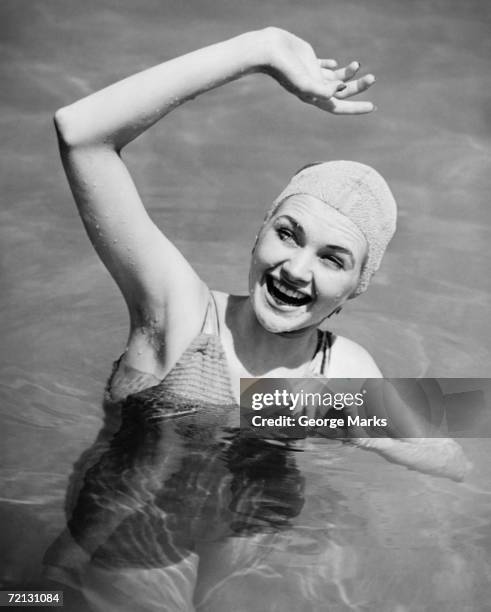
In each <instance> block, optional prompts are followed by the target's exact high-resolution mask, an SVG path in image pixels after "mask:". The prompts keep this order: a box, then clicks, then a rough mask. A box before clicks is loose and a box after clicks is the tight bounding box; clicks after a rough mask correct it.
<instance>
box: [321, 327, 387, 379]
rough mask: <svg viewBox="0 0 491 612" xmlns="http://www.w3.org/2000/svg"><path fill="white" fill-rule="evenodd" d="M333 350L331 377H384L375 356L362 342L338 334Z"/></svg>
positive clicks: (330, 365)
mask: <svg viewBox="0 0 491 612" xmlns="http://www.w3.org/2000/svg"><path fill="white" fill-rule="evenodd" d="M331 350H332V354H331V363H330V364H329V377H330V378H382V377H383V374H382V372H381V371H380V369H379V368H378V366H377V364H376V363H375V361H374V359H373V357H372V356H371V355H370V353H369V352H368V351H367V350H366V349H365V348H363V347H362V346H361V345H360V344H358V343H356V342H353V341H352V340H349V339H348V338H345V337H344V336H336V337H335V339H334V342H333V345H332V349H331Z"/></svg>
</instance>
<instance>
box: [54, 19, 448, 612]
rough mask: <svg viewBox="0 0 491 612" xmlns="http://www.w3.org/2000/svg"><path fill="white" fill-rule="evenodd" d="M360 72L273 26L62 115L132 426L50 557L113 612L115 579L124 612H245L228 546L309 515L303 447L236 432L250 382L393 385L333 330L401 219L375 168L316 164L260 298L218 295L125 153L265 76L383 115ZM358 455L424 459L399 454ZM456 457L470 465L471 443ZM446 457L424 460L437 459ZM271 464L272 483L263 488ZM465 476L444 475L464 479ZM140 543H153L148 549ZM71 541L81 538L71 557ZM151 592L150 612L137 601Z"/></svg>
mask: <svg viewBox="0 0 491 612" xmlns="http://www.w3.org/2000/svg"><path fill="white" fill-rule="evenodd" d="M358 69H359V65H358V63H357V62H353V63H351V64H349V65H348V66H346V67H345V68H339V69H338V68H337V65H336V62H335V61H334V60H324V59H318V58H317V56H316V54H315V53H314V51H313V49H312V47H311V46H310V45H309V44H308V43H306V42H305V41H303V40H301V39H299V38H297V37H296V36H294V35H292V34H290V33H288V32H285V31H283V30H279V29H277V28H267V29H265V30H261V31H256V32H249V33H247V34H243V35H241V36H238V37H236V38H232V39H230V40H227V41H225V42H222V43H219V44H216V45H213V46H210V47H207V48H204V49H201V50H199V51H196V52H194V53H190V54H188V55H185V56H183V57H179V58H177V59H174V60H172V61H169V62H166V63H163V64H160V65H158V66H155V67H153V68H150V69H148V70H146V71H144V72H141V73H139V74H136V75H134V76H132V77H129V78H128V79H126V80H124V81H121V82H119V83H116V84H114V85H112V86H110V87H108V88H106V89H104V90H102V91H99V92H97V93H95V94H93V95H91V96H89V97H87V98H84V99H82V100H80V101H78V102H76V103H75V104H72V105H71V106H68V107H65V108H63V109H61V110H59V111H58V112H57V113H56V116H55V123H56V128H57V131H58V136H59V142H60V151H61V156H62V160H63V164H64V167H65V171H66V174H67V177H68V180H69V182H70V186H71V188H72V192H73V195H74V198H75V200H76V203H77V205H78V209H79V211H80V215H81V217H82V220H83V222H84V225H85V228H86V230H87V233H88V235H89V237H90V240H91V241H92V243H93V245H94V247H95V249H96V250H97V253H98V254H99V256H100V258H101V260H102V261H103V263H104V264H105V265H106V267H107V269H108V270H109V272H110V273H111V275H112V276H113V278H114V280H115V281H116V283H117V284H118V286H119V287H120V289H121V292H122V294H123V296H124V299H125V301H126V304H127V306H128V311H129V317H130V330H129V339H128V343H127V347H126V349H125V351H124V353H123V355H121V357H120V358H119V359H118V360H117V361H116V362H115V364H114V367H113V372H112V374H111V377H110V379H109V381H108V384H107V389H106V397H105V401H106V403H105V407H106V410H107V412H108V414H112V415H114V414H119V413H120V414H121V415H122V423H121V427H120V429H119V430H118V427H115V428H113V430H112V431H109V433H112V434H115V435H114V439H113V440H112V441H111V442H110V444H108V445H107V446H106V447H104V445H103V444H101V445H100V446H98V445H97V444H96V445H95V450H94V452H92V454H90V458H85V459H83V460H81V461H80V462H79V466H78V467H79V468H80V471H82V470H81V466H82V467H85V468H86V469H87V472H86V476H83V475H82V476H80V475H79V477H78V481H79V485H78V486H79V489H78V491H77V487H76V486H75V485H73V486H72V489H73V491H72V493H73V495H72V497H73V498H74V500H75V502H74V503H73V505H72V508H71V509H72V515H71V518H70V520H69V522H68V531H69V533H67V534H64V536H62V538H61V539H60V540H59V541H58V542H57V543H55V545H54V546H53V547H52V549H51V551H50V553H49V554H48V555H47V558H46V559H47V564H48V565H50V566H51V567H52V568H57V571H58V574H56V572H55V575H57V576H60V574H59V570H60V568H64V569H66V567H64V566H66V563H67V562H68V565H70V563H72V562H73V559H78V560H79V561H80V564H81V565H82V566H83V570H80V576H79V577H78V578H77V582H78V584H85V585H86V587H87V593H89V595H88V597H89V598H92V599H91V600H92V603H93V606H94V607H95V608H97V609H103V610H110V609H113V608H114V606H113V605H112V604H110V603H108V598H109V595H108V593H109V590H108V589H109V587H108V586H107V585H109V584H110V585H117V589H116V587H115V589H116V590H118V597H119V599H118V600H117V606H116V608H115V609H118V610H126V609H128V610H130V609H131V610H133V609H149V610H154V609H159V610H172V611H173V612H176V611H177V610H191V609H193V606H196V608H197V609H199V610H202V611H204V610H214V611H215V612H216V611H217V610H222V609H223V610H230V609H232V608H231V607H230V605H229V606H228V607H227V606H226V605H225V606H224V607H220V606H219V605H218V604H217V603H216V601H217V600H215V597H216V594H217V593H218V594H220V593H222V595H223V592H222V591H223V589H222V590H221V587H217V586H216V585H217V584H218V583H220V580H219V579H218V578H219V573H220V571H225V570H229V569H230V567H229V565H227V556H226V554H225V555H224V551H225V552H227V550H226V543H224V542H222V540H221V538H222V539H224V538H225V535H227V536H230V533H232V535H233V536H239V541H240V551H242V552H241V553H240V554H243V557H240V554H239V556H238V557H237V558H239V559H242V561H241V563H242V566H241V563H239V566H241V567H242V569H243V570H244V568H245V569H247V567H249V566H248V565H247V563H246V561H247V559H248V555H249V552H248V546H249V544H245V543H244V538H243V536H244V535H250V534H255V535H257V534H260V533H262V532H263V531H266V532H267V533H269V532H268V529H271V528H272V527H271V526H272V525H273V526H274V528H275V529H276V528H278V529H279V526H283V527H284V526H285V525H288V524H289V521H290V519H291V518H292V517H294V516H296V515H297V514H298V513H299V512H300V510H301V508H302V505H303V498H302V490H303V489H302V487H303V484H302V478H301V476H300V475H299V472H298V469H297V468H296V465H295V460H294V458H293V455H292V454H288V453H287V451H285V449H283V451H282V452H280V451H278V450H277V449H276V448H274V449H272V448H271V446H270V445H268V444H265V445H262V444H261V445H258V444H256V442H254V441H253V442H251V441H250V440H248V439H244V438H243V437H242V436H241V432H240V431H239V432H237V428H236V427H235V426H236V425H237V422H238V405H239V403H240V399H239V385H240V378H241V377H271V378H274V377H318V378H321V377H330V378H333V377H345V378H352V379H366V378H370V377H379V376H381V374H380V371H379V370H378V368H377V366H376V364H375V363H374V361H373V359H372V358H371V357H370V355H369V354H368V353H367V352H366V351H365V350H364V349H363V348H362V347H360V346H359V345H357V344H356V343H354V342H352V341H349V340H347V339H345V338H341V337H336V336H334V335H333V334H331V333H330V332H329V331H327V330H326V329H325V328H326V322H327V320H328V319H329V317H330V316H331V315H332V314H333V313H335V312H339V310H340V309H341V307H342V305H343V304H344V303H345V302H346V301H347V300H349V299H352V298H354V297H356V296H358V295H359V294H361V293H362V292H363V291H365V289H366V288H367V285H368V283H369V281H370V278H371V276H372V274H373V273H374V272H375V271H376V270H377V269H378V267H379V265H380V263H381V259H382V256H383V253H384V251H385V248H386V247H387V245H388V243H389V241H390V239H391V237H392V235H393V233H394V231H395V217H396V207H395V202H394V199H393V197H392V194H391V192H390V190H389V188H388V186H387V184H386V183H385V181H384V179H383V178H382V177H381V176H380V175H379V174H378V173H377V172H376V171H375V170H373V169H372V168H369V167H368V166H364V165H362V164H359V163H355V162H346V161H338V162H328V163H321V164H312V165H310V166H308V167H305V168H303V169H302V170H301V171H300V172H298V173H297V174H296V175H295V176H294V177H293V179H292V180H291V181H290V183H289V184H288V186H287V187H286V189H285V190H284V191H283V192H282V194H280V196H279V198H278V199H277V200H276V201H275V202H274V204H273V206H272V208H271V209H270V211H269V212H268V214H267V215H266V219H265V221H264V223H263V225H262V227H261V228H260V231H259V234H258V237H257V239H256V243H255V245H254V247H253V255H252V261H251V267H250V277H249V289H250V291H249V294H248V295H245V296H234V295H229V294H226V293H221V292H217V291H211V290H210V289H209V288H208V287H207V286H206V285H205V283H204V282H203V281H202V280H201V279H200V278H199V276H198V275H197V274H196V272H195V271H194V269H193V268H192V266H191V265H190V263H189V262H187V261H186V260H185V258H184V257H183V255H182V254H181V253H180V252H179V251H178V250H177V249H176V247H175V246H174V245H173V244H172V243H171V242H170V240H169V239H168V238H167V237H166V236H165V235H164V233H163V232H162V231H161V230H160V229H159V228H157V226H156V225H155V224H154V223H153V222H152V220H151V219H150V217H149V216H148V214H147V212H146V210H145V208H144V206H143V204H142V201H141V200H140V197H139V195H138V193H137V190H136V188H135V185H134V183H133V181H132V179H131V177H130V174H129V172H128V169H127V168H126V166H125V164H124V162H123V160H122V159H121V156H120V151H121V149H122V148H123V147H124V146H125V145H127V144H128V143H129V142H131V141H132V140H133V139H134V138H136V137H137V136H138V135H140V134H141V133H142V132H144V131H145V130H146V129H148V128H150V127H151V126H152V125H153V124H155V123H156V122H157V121H158V120H160V119H162V118H163V117H164V116H166V115H167V114H168V113H170V112H171V111H172V110H173V109H174V108H175V107H177V106H179V105H180V104H183V103H185V102H186V101H187V100H189V99H191V98H194V97H196V96H197V95H198V94H200V93H202V92H205V91H207V90H209V89H212V88H215V87H218V86H220V85H223V84H225V83H227V82H228V81H231V80H233V79H238V78H240V77H242V76H244V75H245V74H250V73H254V72H261V73H266V74H268V75H270V76H272V77H273V78H275V79H276V80H277V81H278V82H279V83H280V84H281V85H282V86H283V87H284V88H285V89H286V90H287V91H289V92H290V93H293V94H294V95H296V96H297V97H298V98H299V99H301V100H302V101H303V102H306V103H309V104H313V105H314V106H317V107H318V108H320V109H321V110H325V111H328V112H331V113H333V114H363V113H368V112H371V111H372V110H373V105H372V104H371V103H370V102H364V101H354V100H350V98H351V97H352V96H355V95H356V94H358V93H360V92H363V91H365V90H366V89H368V88H369V87H370V86H371V85H372V84H373V83H374V77H373V76H372V75H366V76H364V77H361V78H355V75H356V73H357V71H358ZM169 423H172V424H174V425H170V424H169ZM234 428H235V429H234ZM232 430H234V431H235V433H234V435H231V433H230V432H231V431H232ZM115 432H116V433H115ZM106 433H107V432H106ZM102 438H104V436H102ZM102 438H101V439H102ZM106 441H107V440H106ZM353 442H354V443H356V440H353ZM360 445H361V446H366V447H367V448H369V449H370V450H376V451H377V450H380V452H382V453H385V456H387V457H389V458H390V457H391V456H392V457H394V458H395V460H397V461H398V462H399V463H403V464H407V465H411V461H412V462H413V463H417V461H416V462H415V459H414V453H409V454H408V453H405V452H403V451H401V450H400V447H399V446H397V448H396V450H394V447H393V445H390V444H383V445H382V446H380V447H379V446H377V443H376V442H373V443H371V444H365V445H363V444H360ZM452 449H453V451H452V452H454V456H453V458H454V460H455V461H456V462H457V463H458V459H459V457H460V455H459V450H458V448H456V447H452ZM288 452H289V451H288ZM432 452H433V455H432V454H431V452H429V453H428V454H427V456H425V457H426V460H427V463H428V462H429V463H430V464H431V462H432V460H433V459H434V458H435V452H434V451H432ZM436 452H438V451H436ZM282 453H283V454H282ZM94 457H95V458H94ZM268 465H273V466H274V467H275V469H274V470H273V472H274V474H273V475H271V474H267V475H263V476H261V477H260V478H259V479H258V480H257V479H256V480H255V475H257V474H262V473H263V472H262V471H264V470H265V469H266V468H267V467H268ZM251 466H252V467H251ZM419 467H420V464H418V469H419ZM447 467H448V466H447ZM459 469H460V468H459V466H458V465H456V467H455V470H454V471H452V470H451V469H450V470H449V469H446V471H445V470H443V472H444V473H445V475H446V476H448V475H450V477H453V476H454V475H460V471H459ZM84 478H85V480H84ZM75 481H77V478H74V482H75ZM80 483H82V484H80ZM258 487H259V490H260V492H261V493H263V494H264V495H263V498H261V500H259V501H260V502H261V503H262V502H264V503H262V505H261V503H258V499H257V497H256V493H257V489H258ZM280 490H281V493H282V495H283V497H282V496H280V495H279V493H278V491H280ZM202 491H206V495H204V496H201V497H200V496H199V495H197V494H198V493H200V492H202ZM75 492H77V493H78V494H79V497H78V501H77V496H76V495H75ZM285 492H286V493H285ZM284 495H286V497H287V500H286V501H285V499H284ZM223 500H225V503H224V504H222V505H220V503H221V502H222V501H223ZM215 502H216V505H213V503H215ZM67 506H70V504H67ZM210 508H211V510H210ZM261 508H262V509H263V510H264V516H266V517H267V518H266V519H265V518H264V516H263V515H261V513H260V512H259V510H261ZM205 510H206V512H205ZM188 511H189V513H188ZM194 512H196V514H194ZM210 512H211V514H213V515H214V516H215V515H219V517H220V518H223V517H224V516H225V517H226V521H227V522H226V525H227V527H226V528H225V527H223V523H220V521H219V522H218V523H219V524H218V526H217V522H216V521H215V522H213V520H211V519H210V521H206V520H204V518H203V517H209V514H210ZM224 520H225V519H224ZM265 525H266V527H265ZM214 530H215V531H214ZM135 533H138V534H140V535H142V537H143V536H145V538H144V544H145V546H143V547H140V545H141V542H140V540H138V538H134V537H133V536H134V534H135ZM70 537H71V538H73V540H75V542H76V546H75V548H74V549H73V550H71V551H69V552H68V553H67V552H66V546H65V544H66V542H67V541H69V540H70ZM200 538H201V539H203V538H204V539H206V538H216V541H217V542H219V545H218V546H217V547H216V548H217V550H216V552H217V554H216V559H217V560H218V565H215V567H219V568H221V569H220V571H218V572H217V573H216V574H215V575H214V578H213V579H216V582H215V583H213V581H212V580H211V578H210V575H206V570H205V577H203V568H204V567H205V565H204V564H203V563H198V562H199V555H198V549H199V545H198V544H197V542H199V541H200ZM251 542H252V544H251V546H255V545H256V544H257V540H254V538H253V539H252V540H251ZM137 545H138V546H137ZM132 546H133V547H132ZM228 552H229V553H230V554H231V553H232V552H234V551H228ZM234 558H235V557H234ZM67 560H68V561H67ZM220 564H221V565H220ZM239 569H240V567H239ZM69 570H70V572H72V570H73V565H70V567H69ZM239 573H240V572H239ZM72 574H73V572H72ZM68 580H70V579H68ZM72 580H73V576H72ZM179 581H180V583H182V584H181V587H182V588H181V587H179V586H178V582H179ZM210 581H211V582H210ZM101 585H104V588H103V589H102V591H103V594H102V595H101V592H100V588H99V587H101ZM147 587H148V593H147V594H150V598H149V599H148V600H147V602H146V603H147V604H148V605H147V607H145V608H142V607H141V606H142V600H143V598H141V599H138V601H135V599H134V598H135V596H136V595H135V593H138V589H139V590H140V591H141V590H142V589H145V588H147ZM111 588H112V587H111ZM104 589H106V591H104ZM135 589H136V591H135ZM225 591H227V589H226V588H225ZM232 591H233V589H232V590H230V592H232ZM104 593H105V594H104ZM121 593H123V595H124V597H123V598H121ZM227 593H228V591H227ZM113 595H114V593H112V595H111V597H112V596H113ZM171 595H172V597H174V599H173V598H172V597H171ZM220 596H221V595H220ZM227 596H228V594H227ZM132 597H133V599H132ZM152 602H153V603H152ZM240 609H243V608H240ZM283 609H286V608H283ZM293 609H295V610H298V609H300V608H298V607H295V606H293V607H292V610H293Z"/></svg>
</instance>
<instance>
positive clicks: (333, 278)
mask: <svg viewBox="0 0 491 612" xmlns="http://www.w3.org/2000/svg"><path fill="white" fill-rule="evenodd" d="M358 278H359V275H358V273H356V272H353V273H341V272H325V271H324V272H323V274H321V275H320V278H319V280H318V282H317V292H318V293H317V294H318V298H319V301H320V302H323V303H328V304H333V303H338V302H344V301H345V300H346V299H348V297H349V296H350V295H351V294H352V293H353V291H354V290H355V288H356V287H357V285H358Z"/></svg>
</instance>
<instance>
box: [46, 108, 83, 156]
mask: <svg viewBox="0 0 491 612" xmlns="http://www.w3.org/2000/svg"><path fill="white" fill-rule="evenodd" d="M53 122H54V124H55V130H56V135H57V136H58V142H59V144H60V148H62V147H63V148H66V147H74V146H77V144H80V137H79V136H77V129H76V121H75V119H74V117H73V113H72V112H71V111H70V107H69V106H65V107H63V108H59V109H58V110H57V111H56V112H55V114H54V116H53Z"/></svg>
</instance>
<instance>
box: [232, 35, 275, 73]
mask: <svg viewBox="0 0 491 612" xmlns="http://www.w3.org/2000/svg"><path fill="white" fill-rule="evenodd" d="M281 34H282V30H280V29H279V28H275V27H266V28H263V29H262V30H252V31H250V32H246V33H245V34H241V35H240V36H238V37H237V40H239V41H240V42H241V45H243V47H242V51H243V59H244V63H245V72H251V73H253V72H268V71H269V70H270V69H271V68H273V65H274V59H275V48H276V46H277V41H278V39H279V37H280V36H281Z"/></svg>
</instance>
